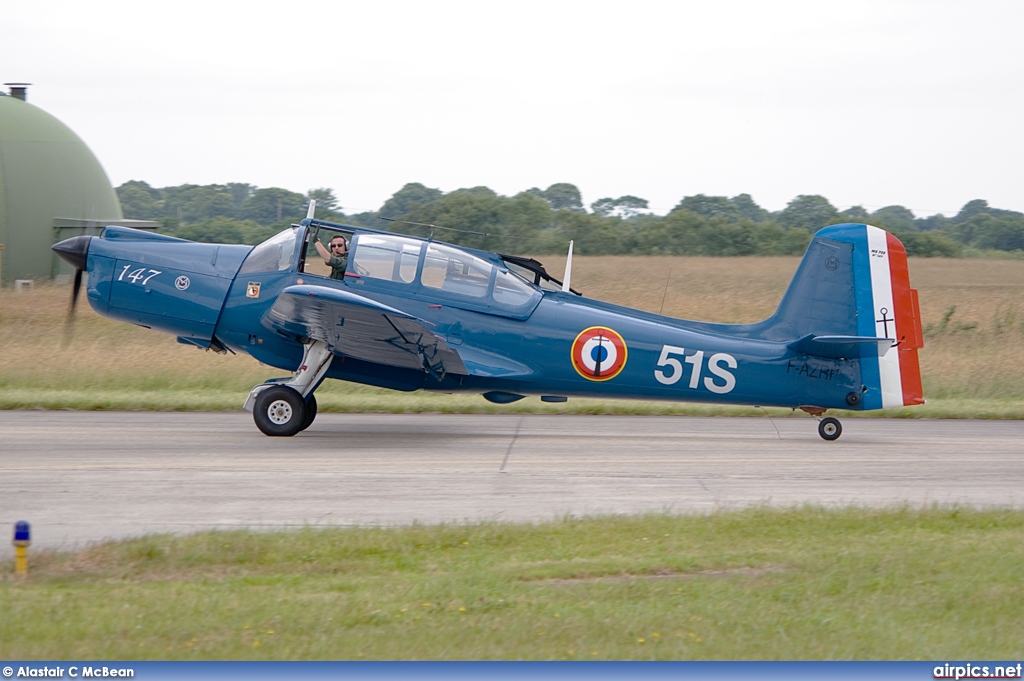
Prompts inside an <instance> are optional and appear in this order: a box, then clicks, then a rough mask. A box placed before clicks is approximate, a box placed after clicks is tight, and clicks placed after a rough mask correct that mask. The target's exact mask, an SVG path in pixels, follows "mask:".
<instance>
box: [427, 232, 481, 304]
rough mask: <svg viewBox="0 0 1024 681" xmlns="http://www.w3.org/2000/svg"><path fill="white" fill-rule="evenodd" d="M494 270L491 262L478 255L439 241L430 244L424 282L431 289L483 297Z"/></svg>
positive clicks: (428, 245)
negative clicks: (440, 243)
mask: <svg viewBox="0 0 1024 681" xmlns="http://www.w3.org/2000/svg"><path fill="white" fill-rule="evenodd" d="M492 269H493V266H492V265H491V263H489V262H487V261H486V260H481V259H480V258H478V257H476V256H475V255H470V254H469V253H465V252H463V251H459V250H456V249H454V248H449V247H447V246H441V245H439V244H427V257H426V260H424V262H423V275H422V276H421V277H420V282H421V283H422V284H423V285H424V286H426V287H428V288H436V289H441V290H442V291H447V292H449V293H457V294H459V295H463V296H469V297H471V298H482V297H484V296H486V295H487V288H488V286H489V285H490V283H491V270H492Z"/></svg>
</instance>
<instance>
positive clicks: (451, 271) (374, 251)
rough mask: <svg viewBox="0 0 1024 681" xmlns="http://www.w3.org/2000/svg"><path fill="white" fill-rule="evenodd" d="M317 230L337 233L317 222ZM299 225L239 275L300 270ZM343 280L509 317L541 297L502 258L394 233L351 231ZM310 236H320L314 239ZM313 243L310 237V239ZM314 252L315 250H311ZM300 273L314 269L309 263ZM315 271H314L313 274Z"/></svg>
mask: <svg viewBox="0 0 1024 681" xmlns="http://www.w3.org/2000/svg"><path fill="white" fill-rule="evenodd" d="M318 227H319V231H320V232H321V233H322V232H335V231H340V230H338V227H341V226H340V225H339V226H337V227H335V228H331V227H326V226H323V225H318ZM302 232H303V228H302V227H290V228H289V229H286V230H284V231H282V232H280V233H278V234H277V235H275V236H273V237H271V238H270V239H268V240H266V241H264V242H263V243H261V244H259V245H258V246H256V247H255V248H253V250H252V252H251V253H250V254H249V257H248V258H247V259H246V261H245V263H244V264H243V265H242V268H241V270H240V271H239V273H240V274H252V273H256V272H283V271H286V270H288V269H290V268H298V267H299V266H300V265H299V261H300V259H309V260H312V259H313V258H315V257H316V256H315V255H313V254H309V255H307V254H306V253H308V252H309V251H310V249H306V253H302V254H301V255H303V256H304V258H300V251H302V250H303V249H301V248H300V247H299V239H300V233H302ZM353 232H355V233H354V235H353V236H352V242H351V246H350V249H349V261H348V265H347V271H346V274H345V279H344V280H343V281H344V282H345V283H346V284H347V285H352V286H361V287H370V288H378V289H380V290H381V291H382V292H393V293H395V294H399V295H408V296H414V297H423V296H427V297H430V298H431V299H444V301H445V302H446V303H447V304H449V305H454V306H457V307H462V308H466V309H473V310H479V311H481V312H490V313H496V314H505V315H508V316H514V317H518V316H521V315H522V316H525V315H528V314H529V313H530V312H532V311H533V308H534V307H536V305H537V303H538V302H539V301H540V298H541V296H542V294H541V291H540V287H539V286H536V285H534V284H533V283H531V282H529V281H527V280H526V279H525V278H524V277H523V276H521V275H520V274H518V273H516V272H514V271H512V270H511V269H510V268H508V267H507V265H505V263H504V261H502V260H501V259H500V258H498V257H495V259H494V260H493V261H492V260H488V259H486V258H485V257H481V255H486V254H485V253H482V254H481V255H477V254H474V253H471V252H469V251H468V250H464V249H461V248H458V247H455V246H451V245H448V244H443V243H438V242H434V241H424V240H423V239H417V238H414V237H407V236H402V235H398V234H388V233H378V232H361V231H359V230H358V229H354V228H348V229H347V230H345V233H346V234H352V233H353ZM312 238H320V237H319V235H318V237H312ZM310 243H312V241H311V242H310ZM314 253H315V252H314ZM304 272H306V273H310V272H313V270H312V269H311V268H309V267H306V268H305V269H304ZM314 273H315V272H314Z"/></svg>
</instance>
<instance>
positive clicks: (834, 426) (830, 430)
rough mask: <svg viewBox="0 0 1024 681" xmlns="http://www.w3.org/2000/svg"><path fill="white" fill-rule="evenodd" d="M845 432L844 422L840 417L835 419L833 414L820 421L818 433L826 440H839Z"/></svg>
mask: <svg viewBox="0 0 1024 681" xmlns="http://www.w3.org/2000/svg"><path fill="white" fill-rule="evenodd" d="M842 434H843V424H841V423H839V419H834V418H832V417H831V416H829V417H827V418H823V419H822V420H821V421H819V422H818V435H820V436H821V437H822V439H825V440H838V439H839V436H840V435H842Z"/></svg>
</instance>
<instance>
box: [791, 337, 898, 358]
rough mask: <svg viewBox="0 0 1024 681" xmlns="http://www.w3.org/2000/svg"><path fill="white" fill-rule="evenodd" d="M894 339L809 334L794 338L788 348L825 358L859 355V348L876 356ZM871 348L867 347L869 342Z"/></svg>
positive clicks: (886, 348)
mask: <svg viewBox="0 0 1024 681" xmlns="http://www.w3.org/2000/svg"><path fill="white" fill-rule="evenodd" d="M895 342H896V341H895V340H894V339H892V338H872V337H868V336H815V335H814V334H811V335H809V336H804V337H803V338H801V339H799V340H795V341H793V342H792V343H790V344H789V348H790V349H791V350H793V351H795V352H799V353H802V354H805V355H811V356H813V357H824V358H826V359H846V358H852V357H860V356H861V352H862V350H861V348H864V349H866V350H867V351H868V352H872V353H877V356H878V357H881V356H883V355H885V353H886V352H888V351H889V348H891V347H892V346H893V343H895ZM872 343H873V344H874V345H875V347H874V348H873V349H868V347H869V346H870V345H871V344H872Z"/></svg>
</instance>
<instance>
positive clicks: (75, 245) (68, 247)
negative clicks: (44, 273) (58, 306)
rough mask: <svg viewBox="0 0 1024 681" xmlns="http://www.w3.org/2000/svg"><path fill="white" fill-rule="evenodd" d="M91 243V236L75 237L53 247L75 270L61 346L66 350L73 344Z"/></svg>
mask: <svg viewBox="0 0 1024 681" xmlns="http://www.w3.org/2000/svg"><path fill="white" fill-rule="evenodd" d="M91 241H92V237H91V236H84V235H83V236H73V237H71V238H70V239H65V240H64V241H61V242H60V243H56V244H54V245H53V246H52V248H53V252H54V253H56V254H57V255H59V256H60V257H61V259H62V260H64V262H66V263H68V264H69V265H71V266H72V267H74V268H75V280H74V283H73V284H72V286H71V305H70V307H68V316H67V319H66V321H65V322H64V341H63V343H62V344H61V347H63V348H66V347H67V346H68V344H69V343H70V342H71V335H72V333H73V331H74V327H75V307H77V305H78V292H79V290H80V289H81V288H82V272H84V271H85V268H86V264H87V261H88V257H89V244H90V242H91Z"/></svg>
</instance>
